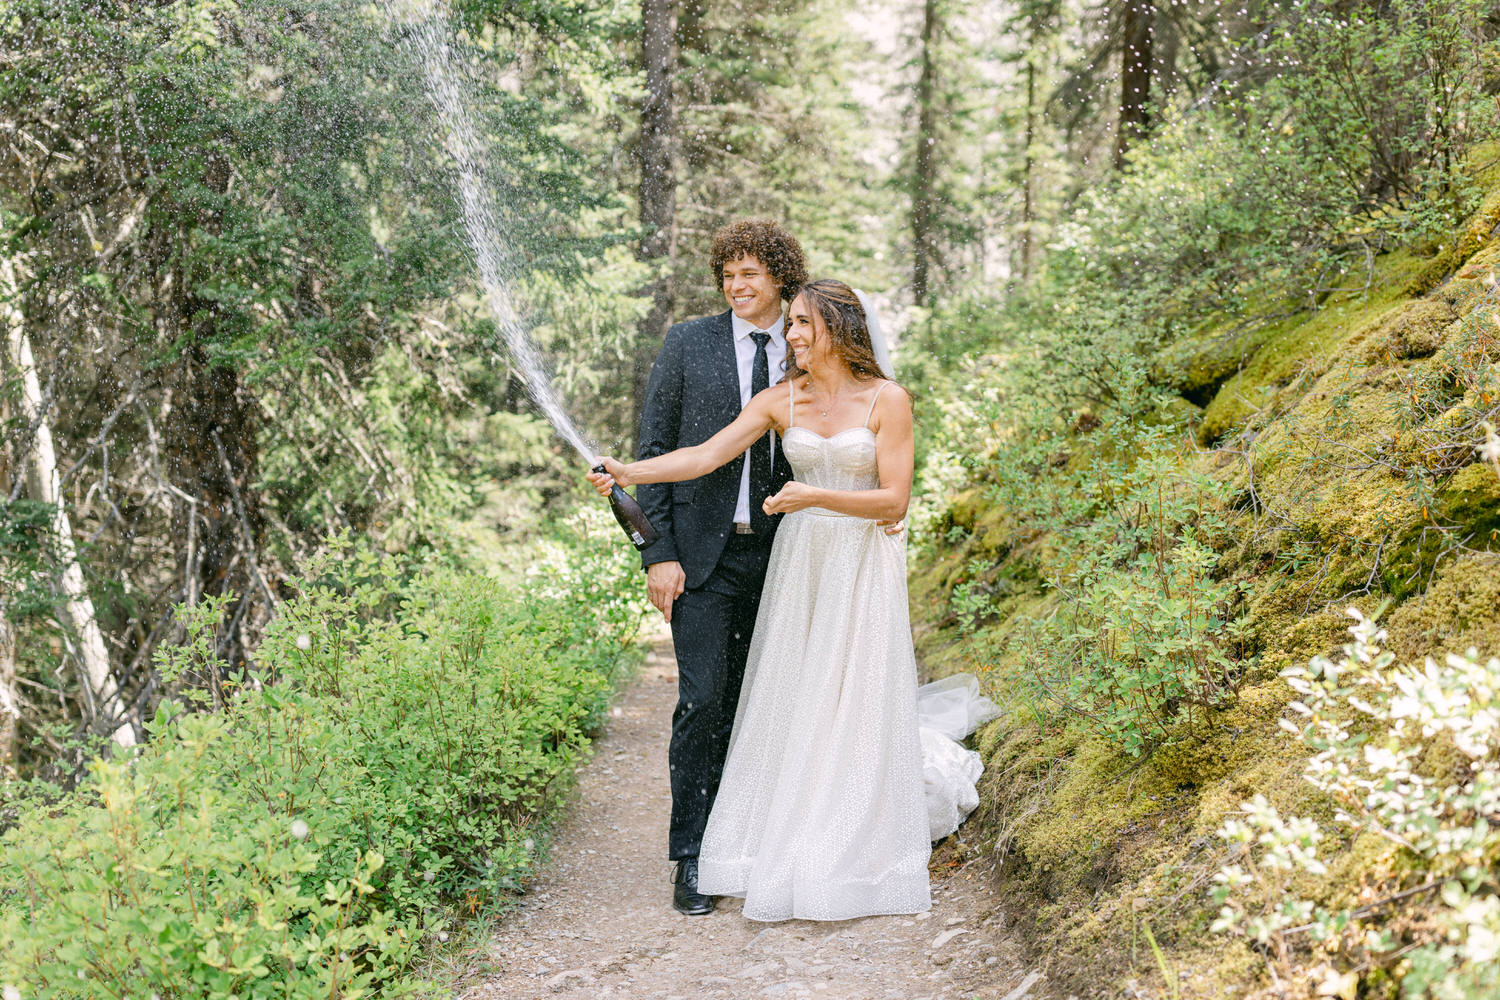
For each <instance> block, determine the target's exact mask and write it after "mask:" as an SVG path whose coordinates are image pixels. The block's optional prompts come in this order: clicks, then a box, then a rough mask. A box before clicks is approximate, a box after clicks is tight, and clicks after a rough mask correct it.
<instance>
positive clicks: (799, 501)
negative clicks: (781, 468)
mask: <svg viewBox="0 0 1500 1000" xmlns="http://www.w3.org/2000/svg"><path fill="white" fill-rule="evenodd" d="M815 503H816V495H815V493H814V491H813V488H812V487H811V486H808V485H806V484H805V483H799V482H797V481H796V480H795V479H793V480H790V481H789V482H788V483H787V484H786V485H785V486H783V487H782V488H781V492H780V493H777V494H775V495H774V496H769V497H766V502H765V503H764V504H762V506H763V507H764V508H765V512H766V513H767V514H790V513H792V511H796V510H806V509H807V508H809V507H811V506H813V505H814V504H815Z"/></svg>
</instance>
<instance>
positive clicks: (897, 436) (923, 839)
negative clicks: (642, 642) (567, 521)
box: [589, 219, 972, 920]
mask: <svg viewBox="0 0 1500 1000" xmlns="http://www.w3.org/2000/svg"><path fill="white" fill-rule="evenodd" d="M711 258H712V259H711V270H712V272H713V274H714V277H715V279H716V280H717V281H718V283H719V285H720V287H721V289H722V292H723V294H724V296H725V298H726V299H727V301H728V303H729V307H730V309H729V312H727V313H723V314H720V315H718V316H710V317H705V318H702V319H698V320H693V321H691V322H687V323H680V324H678V325H676V326H674V327H672V329H671V330H670V331H669V332H668V334H667V338H666V343H665V345H664V346H663V348H662V351H661V354H660V356H659V357H658V358H657V360H656V364H655V367H654V368H653V369H652V373H651V379H650V382H649V384H648V387H647V390H646V398H645V401H644V407H643V410H642V416H641V443H640V449H639V455H640V460H639V461H636V462H633V463H629V464H622V463H620V462H618V461H615V460H614V459H602V460H601V461H602V462H603V464H604V467H605V469H606V473H605V474H598V473H595V474H591V475H590V477H589V479H590V481H591V482H592V483H593V484H594V485H595V487H596V488H598V489H599V490H600V492H602V493H607V492H608V490H609V487H610V485H611V484H614V483H618V484H619V485H621V486H629V485H632V484H639V485H640V489H639V490H638V491H637V496H638V499H639V500H640V502H641V505H642V507H643V508H644V510H645V512H646V514H647V516H648V517H649V518H650V519H651V521H652V523H653V524H654V525H655V526H656V528H657V530H658V532H659V533H660V535H661V538H660V540H659V541H658V542H656V543H655V544H654V545H652V546H650V547H648V548H647V549H645V550H644V551H643V553H642V557H643V560H644V562H645V563H646V567H647V584H648V590H649V593H650V597H651V601H652V603H653V604H654V605H656V607H657V608H658V609H660V610H661V612H662V613H663V614H664V615H665V616H666V617H667V619H668V620H669V621H670V622H671V625H672V640H673V646H674V648H675V652H676V655H677V663H678V678H679V681H678V683H679V689H678V694H679V700H678V704H677V709H676V712H675V713H674V715H673V719H672V740H671V747H670V751H669V761H670V767H671V782H672V823H671V836H670V843H669V849H670V855H671V858H672V859H673V860H675V861H676V862H677V868H676V872H675V874H674V878H673V883H674V892H673V905H674V906H675V907H676V908H677V909H678V910H679V911H681V912H683V913H686V914H690V915H697V914H704V913H708V912H711V911H712V910H713V908H714V898H713V897H714V896H716V895H730V896H741V897H744V899H745V905H744V915H745V916H746V917H748V918H750V919H753V920H786V919H790V918H799V919H812V920H846V919H850V918H853V917H861V916H868V915H873V914H893V913H916V912H919V911H923V910H926V909H928V908H929V907H930V905H931V902H930V894H929V890H928V883H927V860H928V854H929V850H930V845H929V832H930V831H929V817H928V807H927V805H926V804H925V803H924V780H923V750H922V743H923V740H922V739H920V738H919V735H918V723H917V705H916V699H917V688H916V661H915V658H914V656H913V652H912V643H911V631H910V624H909V621H908V612H907V598H906V549H905V544H904V539H903V538H901V537H900V524H899V522H900V519H901V518H902V517H904V516H905V513H906V507H907V503H908V500H909V499H910V496H911V486H912V449H913V442H912V414H911V404H910V400H909V398H908V396H907V394H906V393H905V392H904V391H903V390H902V389H901V387H900V386H898V385H896V384H895V383H894V382H892V381H890V380H889V379H888V378H887V375H886V371H885V370H884V368H883V366H882V364H881V363H880V362H879V361H877V360H876V353H875V347H874V345H873V344H872V341H871V336H870V330H869V323H868V320H867V317H866V312H865V309H864V308H863V306H862V305H861V301H860V298H859V297H858V296H857V295H856V293H855V292H854V291H852V290H851V289H850V288H849V287H848V286H846V285H844V284H843V283H841V282H838V281H832V280H820V281H813V282H808V281H807V274H806V270H805V265H804V262H803V255H802V249H801V247H800V246H799V245H798V244H797V241H796V240H795V239H794V238H793V237H792V236H791V235H790V234H789V233H787V232H786V231H785V230H784V229H783V228H782V227H781V226H779V225H777V224H776V223H774V222H769V221H766V220H759V219H755V220H744V221H740V222H735V223H731V224H730V225H728V226H726V227H724V228H723V229H721V230H720V231H719V232H718V233H717V234H716V235H715V237H714V241H713V247H712V251H711ZM784 302H786V303H789V304H788V307H787V309H786V313H785V315H783V311H782V307H783V303H784ZM882 347H883V345H882ZM773 431H774V432H775V433H772V432H773ZM778 435H779V437H778ZM793 473H795V478H792V476H793ZM778 521H779V522H780V524H778ZM773 540H774V544H773ZM742 686H743V694H742V693H741V688H742ZM726 755H727V759H726ZM970 788H971V789H972V785H971V786H970ZM955 825H956V824H955Z"/></svg>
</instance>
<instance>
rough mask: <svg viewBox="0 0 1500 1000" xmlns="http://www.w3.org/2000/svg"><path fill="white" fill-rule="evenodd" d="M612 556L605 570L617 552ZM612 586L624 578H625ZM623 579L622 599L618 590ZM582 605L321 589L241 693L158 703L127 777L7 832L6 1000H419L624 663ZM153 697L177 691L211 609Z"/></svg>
mask: <svg viewBox="0 0 1500 1000" xmlns="http://www.w3.org/2000/svg"><path fill="white" fill-rule="evenodd" d="M621 548H623V546H611V547H610V551H614V550H618V549H621ZM616 561H619V560H618V559H617V560H616ZM622 578H623V577H622ZM583 607H584V605H583V603H582V599H580V598H569V599H563V598H560V597H558V596H556V595H554V596H552V597H546V596H538V595H537V594H536V593H534V592H533V593H520V592H518V591H517V590H516V589H513V588H510V587H507V586H506V585H504V584H502V583H500V582H498V581H496V580H494V579H490V578H485V577H475V576H464V575H457V574H452V573H448V572H439V573H436V574H433V575H430V576H423V577H419V578H417V579H415V580H413V581H408V582H404V583H402V582H399V581H398V574H397V572H396V567H395V566H394V564H392V563H391V562H389V561H380V560H377V559H376V558H375V557H373V556H369V555H362V556H358V557H348V558H345V559H344V561H343V562H342V564H341V565H333V564H329V565H328V566H326V567H325V574H324V575H323V576H321V577H319V578H315V579H313V580H310V581H308V582H306V583H304V584H302V585H301V587H300V593H299V595H298V596H297V597H296V599H295V600H292V601H290V602H289V603H288V604H287V605H285V606H284V607H283V608H282V610H281V613H280V615H279V616H278V617H277V619H276V620H275V621H274V622H273V624H272V625H271V626H270V627H269V629H268V630H267V634H266V638H265V641H264V643H263V644H262V646H261V648H260V651H259V661H260V670H259V672H258V673H257V674H256V675H255V678H256V679H255V680H252V681H251V682H250V683H243V684H239V685H223V686H221V688H220V690H219V691H218V692H217V693H214V692H203V693H201V695H200V699H201V700H202V701H203V702H205V703H208V702H213V703H216V704H221V705H222V706H223V707H222V709H221V710H220V711H217V712H211V713H190V712H185V711H183V709H182V707H181V706H180V705H179V704H177V703H173V702H166V703H163V706H162V708H161V710H160V711H159V712H158V714H157V716H156V719H155V721H154V722H153V724H152V726H151V728H152V732H153V737H154V738H153V740H152V742H151V743H150V744H149V745H148V746H147V747H146V748H145V749H144V750H143V751H141V752H140V753H139V755H138V756H135V757H133V758H127V759H120V760H114V761H98V762H95V763H94V764H93V765H92V767H91V769H90V772H89V777H88V778H87V780H86V781H85V782H84V784H83V785H82V786H81V787H80V789H79V790H78V792H77V793H76V794H73V795H71V796H68V797H66V798H63V799H61V800H58V801H54V802H53V803H52V804H50V805H45V804H36V803H33V804H32V805H30V806H25V807H23V809H22V815H21V817H20V821H19V822H18V823H17V825H16V826H15V827H14V828H13V829H11V830H10V831H9V832H8V833H7V834H6V835H5V837H4V839H3V840H0V938H3V939H4V940H5V941H6V942H7V948H6V949H5V951H4V952H3V953H0V983H11V984H19V985H18V988H19V989H20V990H21V995H22V996H24V997H33V996H40V997H97V996H139V997H145V996H148V995H152V994H155V995H159V996H164V997H166V996H179V997H204V996H214V997H228V996H236V997H313V996H317V997H357V996H363V995H368V994H370V993H371V992H373V991H375V990H379V991H380V992H381V993H382V994H383V995H389V996H396V995H407V994H412V993H423V992H428V991H429V989H428V987H427V986H426V985H424V984H422V983H420V982H418V981H416V980H415V979H413V978H412V977H411V975H410V973H409V971H408V970H409V966H410V963H411V961H412V959H413V957H414V954H415V950H416V948H417V946H418V945H419V943H420V942H421V940H422V939H423V938H424V937H425V936H426V935H429V934H432V933H435V932H438V931H439V930H440V929H441V927H442V920H441V915H442V913H443V912H448V911H451V910H453V909H457V910H458V911H459V912H460V913H461V914H468V913H473V912H476V911H479V910H481V909H488V908H492V907H494V906H495V905H497V904H498V903H499V902H501V901H502V900H503V899H504V898H505V897H506V894H507V893H508V892H509V891H510V890H514V889H516V888H518V886H519V881H520V879H521V878H522V877H523V876H524V875H525V874H526V873H527V872H528V870H529V869H530V868H531V866H532V865H533V863H534V861H535V859H536V857H537V853H538V844H537V834H538V824H539V823H540V822H541V821H542V820H543V819H545V817H546V816H547V815H548V813H549V811H551V810H552V809H553V808H555V807H556V806H557V804H558V803H559V801H560V799H561V796H562V794H563V793H564V792H565V790H566V789H567V787H568V784H569V781H570V779H571V776H572V773H573V769H574V766H575V764H576V763H577V762H578V759H579V757H580V755H581V754H582V753H583V752H584V751H585V749H586V747H587V745H588V733H589V731H590V729H591V727H592V726H593V724H594V722H595V720H596V719H597V716H598V714H599V713H600V711H601V710H602V709H603V707H604V705H605V702H606V698H607V695H608V692H609V689H610V686H611V682H612V680H613V679H614V677H615V675H616V673H617V671H618V669H619V667H620V665H621V663H622V662H623V660H624V659H625V657H626V656H628V654H629V651H630V649H631V646H630V645H629V640H630V637H631V631H632V630H631V622H629V621H628V620H627V618H626V616H625V615H624V614H623V613H621V612H619V611H618V610H616V611H614V612H610V614H612V615H613V618H612V624H611V625H610V627H606V628H601V622H600V620H599V617H598V616H597V615H595V614H586V613H583ZM185 617H186V620H187V623H188V625H189V640H188V642H187V643H185V644H184V645H183V646H181V647H179V648H177V649H175V650H169V651H167V652H166V653H165V654H164V655H163V657H162V660H161V663H160V667H161V669H162V673H163V676H164V677H166V678H167V679H169V680H171V679H173V678H182V679H191V678H193V677H194V676H199V675H202V676H207V675H209V674H212V673H213V671H208V670H200V669H199V668H200V667H202V666H203V664H202V662H201V660H202V657H203V656H204V655H206V650H207V648H208V647H207V644H206V642H204V640H206V638H207V637H208V633H207V631H206V630H207V629H208V628H209V627H210V625H209V623H210V622H213V621H215V620H216V619H217V615H215V614H214V613H213V612H212V610H211V609H201V608H200V609H199V610H198V613H189V614H187V615H186V616H185Z"/></svg>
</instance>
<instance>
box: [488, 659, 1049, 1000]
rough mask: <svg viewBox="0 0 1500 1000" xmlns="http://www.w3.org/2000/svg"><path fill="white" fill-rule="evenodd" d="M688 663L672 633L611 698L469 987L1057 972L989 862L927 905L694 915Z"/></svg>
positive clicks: (1000, 983)
mask: <svg viewBox="0 0 1500 1000" xmlns="http://www.w3.org/2000/svg"><path fill="white" fill-rule="evenodd" d="M676 679H677V674H676V665H675V662H674V660H673V658H672V645H671V641H670V640H669V639H666V640H663V641H661V642H658V643H657V644H656V645H655V647H654V648H653V649H652V652H651V654H650V656H649V657H648V659H647V661H646V663H645V664H644V666H643V667H642V669H641V672H640V675H639V676H638V677H637V678H636V680H635V681H634V682H633V683H632V684H631V685H630V686H629V687H628V688H627V689H626V690H625V691H624V692H622V694H621V695H620V697H619V699H618V700H617V701H616V703H615V707H614V708H613V709H612V711H611V716H610V719H609V724H608V726H607V731H606V733H605V734H604V736H603V737H602V738H601V739H600V740H599V741H598V743H597V744H596V746H595V753H594V758H593V760H592V761H591V762H590V763H589V764H588V765H587V767H585V768H584V770H583V773H582V774H581V776H580V784H579V789H578V794H577V796H576V800H575V801H574V802H573V804H572V805H571V807H570V810H569V814H568V816H567V818H566V819H565V820H564V821H563V824H562V827H561V829H560V830H559V833H558V836H557V839H556V840H555V842H554V844H553V851H552V860H551V862H550V864H549V866H548V868H547V869H546V870H544V871H543V872H542V873H541V875H540V876H539V877H538V878H537V880H536V881H535V882H534V883H533V885H532V888H531V891H530V892H529V893H528V894H527V896H526V897H525V900H524V902H523V904H522V906H521V907H520V909H519V910H518V911H516V912H515V913H514V914H512V915H511V916H509V917H508V918H507V919H506V920H504V921H503V922H502V923H501V924H500V926H499V927H498V928H497V930H496V933H495V936H494V938H493V939H492V941H491V943H490V948H489V954H488V956H487V959H488V960H487V962H485V964H486V965H487V966H488V969H487V971H486V972H485V973H484V978H483V979H475V980H471V981H470V983H469V984H468V986H467V988H466V989H465V991H464V993H463V994H462V995H463V997H464V998H465V1000H501V998H504V1000H528V998H534V997H535V998H540V997H545V998H549V1000H550V998H552V997H576V998H584V997H587V998H590V1000H592V998H595V997H619V998H631V1000H698V998H704V1000H707V998H716V1000H742V998H743V1000H751V998H760V997H789V998H790V997H818V998H841V1000H887V998H889V1000H924V998H925V1000H969V998H975V997H978V998H982V1000H1022V998H1024V997H1031V998H1033V1000H1036V998H1038V997H1039V996H1040V995H1041V994H1042V992H1043V989H1044V985H1045V984H1044V982H1043V981H1042V979H1041V977H1040V976H1039V975H1037V974H1036V973H1033V972H1031V971H1030V970H1028V969H1027V968H1025V967H1024V966H1022V965H1020V964H1019V963H1018V962H1017V960H1016V959H1015V957H1014V955H1015V952H1016V949H1015V948H1014V947H1013V946H1011V945H1010V944H1009V939H1008V935H1007V934H1006V932H1005V930H1004V917H1003V916H1002V915H1001V914H1000V912H999V908H998V906H997V905H996V904H997V900H996V899H995V897H994V896H993V895H992V892H991V890H990V889H989V884H990V881H991V880H990V879H989V878H987V877H986V874H987V873H985V872H984V871H983V866H984V865H985V864H986V862H979V863H977V864H971V865H969V866H968V867H964V868H958V869H956V870H950V871H949V872H947V873H946V874H940V875H938V876H937V877H935V879H934V883H933V908H932V910H931V911H930V912H929V913H927V914H923V915H922V918H920V919H914V918H911V917H869V918H865V919H863V920H849V921H842V922H839V923H818V922H812V921H788V922H786V923H780V924H761V923H755V922H753V921H749V920H746V919H744V918H743V917H742V916H740V901H739V900H737V899H723V900H720V902H719V909H718V911H717V912H715V913H713V914H711V915H709V916H706V917H684V916H681V915H680V914H678V913H677V912H676V911H674V910H673V909H672V907H671V894H672V887H671V881H670V879H671V871H672V869H671V864H670V862H668V861H667V860H666V857H665V855H666V847H665V845H666V841H667V815H668V809H669V806H670V790H669V788H668V785H667V761H666V750H667V733H668V732H669V730H670V726H671V716H672V707H673V704H674V701H675V697H676V690H677V684H676Z"/></svg>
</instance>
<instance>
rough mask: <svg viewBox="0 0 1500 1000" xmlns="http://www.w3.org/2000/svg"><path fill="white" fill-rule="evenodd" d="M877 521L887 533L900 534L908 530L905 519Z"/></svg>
mask: <svg viewBox="0 0 1500 1000" xmlns="http://www.w3.org/2000/svg"><path fill="white" fill-rule="evenodd" d="M875 523H876V524H878V525H880V526H881V527H882V528H884V529H885V533H886V534H887V535H899V534H901V532H903V531H905V530H906V522H905V521H876V522H875Z"/></svg>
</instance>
